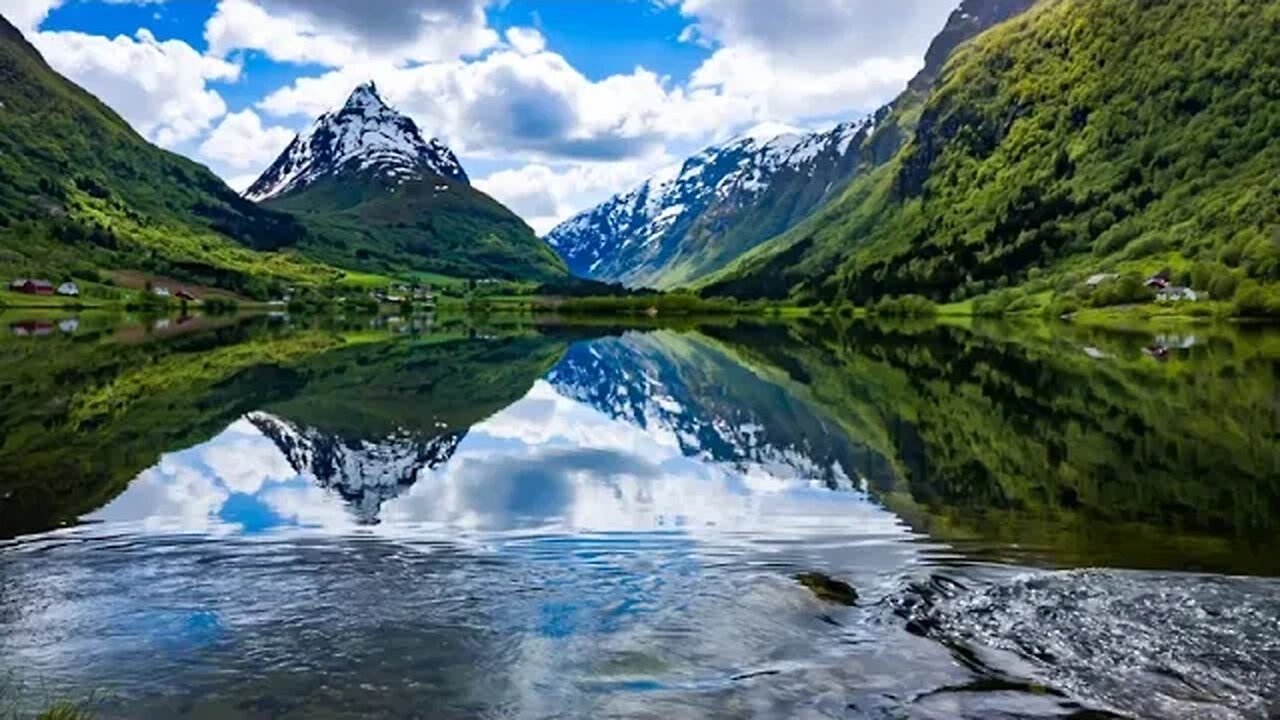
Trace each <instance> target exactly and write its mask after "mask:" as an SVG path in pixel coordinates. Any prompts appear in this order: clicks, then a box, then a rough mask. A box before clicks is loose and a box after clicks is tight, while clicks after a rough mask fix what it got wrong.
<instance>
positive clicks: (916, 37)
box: [661, 0, 956, 69]
mask: <svg viewBox="0 0 1280 720" xmlns="http://www.w3.org/2000/svg"><path fill="white" fill-rule="evenodd" d="M661 2H663V3H664V4H667V5H675V6H678V7H679V8H680V11H681V13H682V14H684V15H685V16H687V17H689V18H690V19H691V20H692V21H693V25H692V26H691V29H690V30H688V31H686V34H685V37H686V39H693V38H697V39H701V40H703V41H706V42H710V43H713V44H715V45H718V46H721V47H749V48H753V49H755V50H757V51H761V52H766V53H768V54H769V55H771V56H773V57H774V58H776V59H778V60H780V61H784V62H788V63H789V64H797V65H800V64H803V65H808V66H811V67H822V68H826V69H832V68H836V67H839V66H842V65H848V64H857V63H860V62H863V61H866V60H869V59H871V58H876V57H880V58H884V57H898V56H902V55H911V56H923V55H924V49H925V45H926V44H928V42H929V39H930V38H932V37H933V36H934V34H936V33H937V32H938V30H939V29H941V28H942V25H943V22H944V21H945V20H946V18H947V15H948V14H949V13H950V12H951V11H952V10H953V9H954V8H955V6H956V0H899V1H898V2H892V3H888V2H884V1H883V0H805V2H799V3H788V4H787V7H786V10H785V12H779V5H778V3H777V2H775V0H661Z"/></svg>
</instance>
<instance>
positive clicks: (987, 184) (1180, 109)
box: [704, 0, 1280, 302]
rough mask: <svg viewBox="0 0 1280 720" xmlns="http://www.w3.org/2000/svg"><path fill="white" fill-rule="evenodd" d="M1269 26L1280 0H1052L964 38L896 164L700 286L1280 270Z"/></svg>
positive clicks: (722, 288)
mask: <svg viewBox="0 0 1280 720" xmlns="http://www.w3.org/2000/svg"><path fill="white" fill-rule="evenodd" d="M1278 32H1280V3H1275V2H1262V3H1252V2H1234V1H1227V2H1223V1H1222V0H1190V1H1188V2H1185V3H1171V2H1143V3H1110V2H1105V1H1104V0H1044V1H1043V2H1041V3H1040V5H1039V6H1037V8H1036V9H1035V10H1034V11H1032V12H1030V13H1028V14H1026V15H1024V16H1023V17H1021V18H1018V19H1016V20H1014V21H1012V22H1010V23H1008V24H1006V25H1004V26H1001V27H998V28H996V29H994V30H992V31H991V32H988V33H986V34H984V35H983V36H981V37H980V38H979V39H978V40H977V41H975V42H974V43H970V44H968V45H966V46H964V47H963V48H962V49H961V50H960V51H959V52H957V53H956V54H955V56H954V57H953V58H952V60H951V61H950V62H949V63H948V64H947V66H946V69H945V71H944V72H943V74H942V75H941V79H940V82H939V84H938V86H937V88H936V90H934V91H933V92H932V93H931V95H930V96H929V98H928V100H927V102H926V103H925V104H924V106H923V108H922V110H921V114H920V118H919V122H918V124H917V126H916V127H915V129H914V130H913V131H912V134H911V138H910V141H909V142H908V143H907V144H906V145H905V146H904V147H903V148H902V149H901V150H899V151H898V152H897V153H896V154H895V156H894V157H893V159H892V160H891V161H890V162H889V163H887V164H885V165H882V166H880V167H879V168H878V169H876V170H875V171H874V172H872V173H869V174H867V175H866V176H863V177H860V178H859V179H858V180H857V181H856V182H854V183H853V184H852V185H851V186H850V187H849V188H848V189H847V190H846V192H845V193H844V195H843V196H842V197H841V198H840V199H839V200H838V201H836V202H834V203H832V204H831V205H829V206H828V207H826V208H824V210H823V211H822V212H820V213H818V214H817V215H816V216H815V217H813V218H811V219H810V221H808V222H806V223H804V224H802V225H800V226H799V227H797V228H795V229H793V230H792V231H790V232H788V233H787V234H785V235H783V236H781V237H779V238H777V239H775V240H771V241H769V242H768V243H766V244H765V245H764V246H762V247H761V248H759V249H758V250H757V251H756V252H753V253H751V254H749V256H747V257H744V258H743V259H742V260H740V261H739V262H738V263H737V264H736V265H735V266H734V267H733V268H731V269H729V270H727V271H725V272H724V273H722V274H721V275H719V276H718V277H716V278H714V279H713V280H712V281H711V282H709V283H708V284H707V286H706V288H705V289H704V292H707V293H709V294H733V295H739V296H746V297H760V296H767V297H785V296H787V295H791V296H794V297H797V298H802V299H803V298H811V299H823V300H828V301H834V300H838V299H844V298H848V299H852V300H854V301H857V302H864V301H868V300H871V299H874V298H876V297H880V296H885V295H899V294H905V293H920V294H925V295H928V296H931V297H933V298H935V299H939V300H944V299H950V300H960V299H964V298H968V297H973V296H977V295H982V294H986V293H991V292H992V291H996V290H999V289H1001V288H1004V287H1005V286H1007V285H1017V284H1020V283H1023V284H1025V288H1024V289H1025V290H1026V291H1028V292H1038V291H1042V290H1049V289H1054V288H1057V289H1058V290H1059V291H1064V290H1065V291H1067V292H1071V293H1073V294H1074V293H1078V292H1081V290H1080V287H1079V286H1080V281H1081V279H1082V278H1083V277H1084V276H1086V275H1087V274H1091V273H1094V272H1102V271H1107V272H1133V273H1139V272H1155V271H1156V270H1159V269H1161V268H1165V267H1168V268H1171V269H1172V270H1173V271H1174V272H1175V273H1176V274H1183V275H1187V276H1191V275H1198V276H1200V277H1216V278H1220V280H1219V281H1218V282H1215V283H1214V284H1215V285H1216V286H1217V287H1218V288H1219V289H1217V290H1215V291H1214V294H1215V295H1217V296H1219V297H1221V298H1224V299H1226V298H1228V297H1229V295H1230V294H1231V293H1232V292H1234V286H1235V285H1236V284H1241V283H1242V281H1243V285H1244V286H1246V287H1248V286H1249V283H1248V282H1247V281H1248V280H1253V281H1255V282H1261V283H1271V282H1276V281H1280V174H1277V173H1276V168H1277V167H1280V74H1278V73H1280V71H1278V70H1277V68H1278V67H1280V44H1277V43H1276V42H1275V41H1274V39H1275V37H1276V34H1277V33H1278ZM1193 270H1194V272H1193ZM1189 281H1190V280H1189ZM1201 289H1205V288H1201Z"/></svg>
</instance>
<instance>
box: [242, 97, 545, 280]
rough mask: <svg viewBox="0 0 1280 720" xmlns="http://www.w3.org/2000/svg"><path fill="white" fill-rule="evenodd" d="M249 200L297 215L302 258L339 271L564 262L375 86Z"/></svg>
mask: <svg viewBox="0 0 1280 720" xmlns="http://www.w3.org/2000/svg"><path fill="white" fill-rule="evenodd" d="M246 197H249V198H252V199H254V200H260V201H262V203H263V205H264V207H269V208H272V209H275V210H281V211H284V212H288V213H290V214H292V215H294V216H296V217H298V218H299V219H300V220H301V221H302V222H303V223H304V224H305V225H306V226H307V227H308V228H309V229H310V230H311V231H312V233H311V235H312V236H311V237H310V238H309V239H308V240H307V241H305V242H304V243H303V250H304V252H306V253H307V254H308V255H310V256H312V257H316V258H319V259H322V260H324V261H325V262H330V263H333V264H335V265H339V266H343V267H351V268H358V269H362V270H372V271H376V272H397V271H401V270H405V269H409V270H419V271H426V272H437V273H442V274H445V275H452V276H457V277H501V278H510V279H529V280H550V279H555V278H561V277H564V276H565V274H566V272H565V269H564V265H563V263H562V262H561V261H560V260H559V258H557V257H556V255H555V253H553V252H552V251H551V250H550V249H549V248H547V247H546V245H545V244H544V243H542V242H541V241H540V240H539V239H538V238H537V237H536V236H535V235H534V233H533V230H531V229H530V228H529V227H528V226H527V225H526V224H525V223H524V221H522V220H521V219H520V218H519V217H517V216H516V215H515V214H513V213H512V212H511V211H510V210H508V209H507V208H505V207H503V206H502V205H501V204H500V203H498V202H497V201H495V200H493V199H492V198H490V197H489V196H487V195H485V194H484V193H481V192H479V191H478V190H476V189H474V188H472V187H471V185H470V182H469V180H468V178H467V174H466V172H465V171H464V170H463V168H462V165H461V163H459V162H458V159H457V157H455V156H454V154H453V152H452V151H450V150H449V148H447V147H445V146H444V145H443V144H442V143H440V142H439V141H438V140H430V141H428V140H425V139H424V138H423V136H422V134H421V132H420V131H419V130H418V127H417V125H416V124H414V122H413V120H411V119H409V118H408V117H405V116H404V115H401V114H400V113H398V112H396V111H395V110H393V109H392V108H390V107H388V106H387V105H386V103H385V102H383V100H382V98H381V97H380V96H379V95H378V92H377V89H376V88H375V87H374V86H373V84H372V83H369V84H366V85H362V86H360V87H358V88H356V90H355V91H354V92H353V93H352V95H351V97H350V98H349V99H348V100H347V102H346V104H345V105H344V106H343V107H342V108H341V109H339V110H338V111H336V112H332V113H326V114H325V115H322V116H321V117H320V118H319V119H318V120H316V122H315V123H314V124H313V125H312V126H311V127H310V128H309V129H308V130H306V131H305V132H304V133H302V134H301V135H299V136H298V137H297V138H295V139H294V140H293V142H292V143H290V144H289V147H287V148H286V149H285V151H284V152H283V153H282V154H281V156H280V157H279V159H277V160H276V161H275V162H274V163H273V164H272V165H271V167H269V168H268V169H267V170H266V172H265V173H263V175H262V176H261V177H260V178H259V179H258V180H257V182H255V183H254V184H253V185H252V186H251V187H250V188H249V191H248V193H246Z"/></svg>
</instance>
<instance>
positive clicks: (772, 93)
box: [0, 0, 959, 231]
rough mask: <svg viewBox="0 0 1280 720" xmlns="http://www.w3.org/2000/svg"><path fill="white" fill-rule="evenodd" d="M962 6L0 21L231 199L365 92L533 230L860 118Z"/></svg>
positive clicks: (203, 8)
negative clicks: (732, 149)
mask: <svg viewBox="0 0 1280 720" xmlns="http://www.w3.org/2000/svg"><path fill="white" fill-rule="evenodd" d="M958 1H959V0H900V1H899V2H894V3H888V2H884V1H883V0H804V1H803V2H796V3H791V2H788V3H785V4H784V3H780V2H775V0H0V14H3V15H5V17H6V18H8V19H9V20H10V21H12V22H13V23H14V24H16V25H17V26H18V27H19V28H20V29H22V30H23V31H24V32H25V33H27V35H28V36H29V37H30V38H31V39H32V41H33V42H34V43H35V44H36V46H37V47H38V48H39V49H40V50H41V52H43V53H44V54H45V56H46V57H47V58H48V60H49V62H50V63H51V64H52V65H53V66H54V67H55V68H56V69H58V70H59V71H61V72H62V73H63V74H65V75H67V76H69V77H70V78H71V79H73V80H75V81H76V82H78V83H80V84H81V85H83V86H85V87H86V88H88V89H89V90H90V91H92V92H94V93H95V94H97V95H98V96H99V97H100V98H102V99H103V100H104V101H105V102H107V103H108V104H110V105H111V106H112V107H114V108H115V109H116V110H117V111H118V112H120V113H121V114H122V115H123V116H124V117H125V118H126V119H127V120H129V122H130V123H132V124H133V125H134V127H135V128H136V129H137V130H138V131H139V132H141V133H142V134H143V135H145V136H146V137H147V138H148V139H150V140H152V141H153V142H156V143H157V144H160V145H162V146H164V147H167V148H169V149H172V150H174V151H176V152H180V153H183V154H185V155H188V156H190V157H192V158H194V159H196V160H197V161H199V162H202V163H205V164H207V165H209V166H210V167H211V168H212V169H213V170H214V171H215V172H217V173H219V174H220V175H222V176H223V178H224V179H226V180H227V181H228V182H229V183H230V184H231V185H232V186H233V187H236V188H238V189H243V188H244V187H246V186H247V185H248V184H249V183H250V182H251V181H252V180H253V178H254V177H255V175H256V174H257V173H259V172H261V170H262V169H263V168H265V167H266V166H267V165H268V164H270V162H271V161H272V160H273V159H274V158H275V156H276V155H277V154H278V153H279V152H280V151H281V150H282V149H283V148H284V146H285V145H287V144H288V142H289V140H290V139H291V138H292V136H293V134H294V133H296V132H297V131H299V130H301V129H303V128H304V127H306V125H307V124H308V123H310V122H311V121H312V120H313V119H314V118H315V116H317V115H319V114H320V113H322V112H324V111H326V110H328V109H331V108H333V107H336V106H338V105H340V104H341V103H342V102H343V100H344V99H345V97H346V95H347V94H348V93H349V92H350V91H351V89H352V88H354V87H355V86H356V85H357V84H359V83H361V82H364V81H365V80H369V79H372V80H375V81H376V82H377V83H378V86H379V88H380V90H381V91H382V94H383V95H384V97H386V99H387V100H388V101H389V102H390V103H391V104H393V105H394V106H396V107H397V108H398V109H400V110H401V111H403V112H405V113H407V114H409V115H411V116H412V117H413V118H414V119H415V120H417V121H418V124H419V125H420V126H421V127H422V128H423V129H424V132H425V133H427V134H428V135H433V136H437V137H440V138H441V139H442V140H444V141H445V142H447V143H448V144H450V145H451V146H452V147H453V148H454V149H455V150H456V151H457V152H458V154H459V155H460V156H461V158H462V160H463V163H464V164H465V165H466V167H467V170H468V173H469V174H470V175H471V177H472V178H473V179H474V180H475V183H476V184H477V185H478V186H479V187H480V188H482V189H484V190H486V191H487V192H490V193H491V194H493V195H494V196H495V197H497V198H498V199H499V200H501V201H503V202H505V203H507V204H508V205H510V206H511V207H512V208H513V209H515V210H516V211H517V212H519V213H520V214H521V215H522V216H524V217H525V218H526V219H527V220H529V221H530V222H531V223H532V224H533V225H534V227H535V228H537V229H538V230H540V231H545V230H548V229H549V228H550V227H551V226H553V225H554V224H555V222H557V221H559V220H563V219H565V218H566V217H568V216H569V215H571V214H572V213H574V212H577V211H580V210H583V209H586V208H587V207H589V206H590V205H592V204H594V203H596V202H599V201H600V200H602V199H604V198H605V197H607V196H608V195H611V194H613V193H615V192H618V191H622V190H625V189H628V188H629V187H631V186H633V185H635V184H636V183H638V182H639V181H640V180H642V179H643V178H644V177H645V176H647V175H649V174H651V173H652V172H653V171H655V170H657V169H659V168H660V167H662V166H664V165H668V164H671V163H674V162H678V161H679V160H680V159H682V158H683V157H685V156H687V155H689V154H691V153H692V152H695V151H697V150H698V149H700V148H702V147H704V146H706V145H708V144H711V143H715V142H720V141H723V140H726V139H729V138H730V137H733V136H734V135H737V134H740V133H743V132H745V131H748V130H750V129H752V128H756V127H758V126H761V125H765V126H767V127H771V128H773V127H792V128H802V129H808V128H819V127H822V126H824V125H829V124H831V123H833V122H835V121H838V120H844V119H853V118H857V117H860V116H862V115H864V114H866V113H867V112H870V111H872V110H874V109H875V108H876V107H878V106H879V105H880V104H882V103H883V102H885V101H887V100H889V99H891V98H892V97H893V96H894V95H896V94H897V93H898V92H899V91H900V90H901V88H902V86H903V85H904V84H905V82H906V81H907V80H908V79H909V78H910V77H911V75H913V74H914V73H915V72H916V70H917V69H918V68H919V67H920V65H921V63H922V60H921V58H922V57H923V54H924V51H925V49H926V47H927V45H928V42H929V40H930V39H931V38H932V36H933V35H934V34H936V32H937V31H938V30H939V29H940V28H941V27H942V25H943V23H944V22H945V20H946V17H947V15H948V13H949V12H951V10H953V9H954V6H955V5H956V4H958Z"/></svg>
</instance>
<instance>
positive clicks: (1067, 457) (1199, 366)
mask: <svg viewBox="0 0 1280 720" xmlns="http://www.w3.org/2000/svg"><path fill="white" fill-rule="evenodd" d="M1043 330H1044V329H1043V328H1040V329H1039V330H1038V331H1037V329H1036V328H1031V329H1029V330H1022V329H1017V328H997V327H991V328H984V327H981V326H979V327H978V328H977V329H975V330H963V329H958V328H949V327H942V326H925V327H921V328H914V329H910V330H905V329H894V328H886V327H882V326H877V325H872V324H855V325H848V326H821V327H820V326H809V325H797V326H794V327H792V328H789V329H783V328H774V329H767V328H766V329H756V330H751V329H736V330H735V329H728V330H715V331H711V332H713V333H714V334H716V335H717V337H719V338H720V339H721V340H723V341H725V342H726V343H728V344H730V345H732V346H734V347H736V348H739V350H740V353H741V355H742V356H743V357H744V358H747V359H748V361H749V362H751V363H753V364H755V365H756V366H758V367H761V368H773V369H774V370H773V371H774V372H775V373H776V374H777V375H778V376H779V377H780V378H783V380H781V381H782V382H784V383H785V384H788V385H789V386H791V387H793V388H794V389H795V390H796V391H797V392H799V393H801V394H802V395H803V396H804V397H808V398H811V399H812V400H813V401H814V402H816V403H818V404H819V405H820V406H821V407H823V408H824V409H825V410H826V412H827V414H828V416H830V417H833V418H838V419H839V421H840V423H841V424H842V425H843V426H844V427H845V428H846V430H847V431H848V432H849V433H850V434H852V435H854V436H856V437H859V438H861V439H862V440H863V441H865V442H867V443H868V444H870V445H871V446H872V447H874V448H876V449H877V450H879V451H880V453H881V454H882V455H883V456H884V457H887V458H891V459H892V463H893V465H894V471H893V472H891V473H879V474H874V475H871V476H870V478H871V480H872V489H873V490H874V491H875V492H876V493H877V495H878V496H879V497H880V498H881V499H882V500H883V501H884V502H886V503H887V504H888V505H889V507H890V508H892V509H893V510H895V511H896V512H898V513H899V514H900V515H903V516H904V517H906V518H907V519H908V520H910V521H911V522H912V523H913V524H914V525H916V526H917V527H918V528H919V529H922V530H925V531H927V532H929V533H930V534H932V535H934V536H936V537H939V538H942V539H947V540H950V541H952V542H957V543H962V544H965V545H974V546H976V548H977V549H979V550H981V549H982V548H999V549H1000V552H1010V551H1011V549H1015V548H1016V549H1017V550H1016V551H1017V552H1018V553H1021V554H1022V556H1023V557H1024V559H1025V558H1026V557H1040V556H1043V557H1047V558H1049V559H1052V560H1054V561H1057V562H1065V563H1067V564H1083V565H1088V564H1094V563H1099V564H1112V565H1121V566H1139V567H1178V568H1187V569H1196V568H1204V569H1224V568H1226V569H1233V570H1237V571H1249V572H1267V571H1271V570H1278V569H1280V566H1278V565H1277V560H1276V559H1275V558H1276V557H1277V554H1276V552H1275V551H1276V550H1277V549H1280V548H1277V547H1276V542H1277V540H1276V538H1277V534H1278V533H1277V530H1280V442H1278V441H1280V404H1278V402H1277V398H1278V397H1280V380H1278V378H1280V347H1277V345H1276V339H1277V338H1276V336H1275V335H1274V334H1267V333H1256V334H1248V333H1242V332H1234V331H1232V332H1227V333H1225V334H1224V333H1223V331H1219V333H1218V334H1216V335H1211V334H1207V335H1206V336H1205V337H1204V338H1202V339H1201V340H1200V341H1198V342H1197V344H1196V345H1194V346H1192V347H1190V348H1188V349H1183V350H1178V351H1176V352H1175V353H1174V354H1173V355H1172V356H1171V357H1170V358H1169V359H1168V360H1167V361H1162V362H1157V361H1156V360H1154V359H1152V358H1151V357H1149V356H1148V355H1147V354H1145V353H1144V352H1143V350H1144V348H1145V347H1146V346H1148V345H1149V344H1150V343H1151V342H1152V336H1151V335H1147V334H1139V335H1132V336H1125V335H1116V334H1114V333H1101V332H1089V331H1085V330H1078V329H1073V328H1066V327H1063V328H1056V329H1055V330H1054V331H1053V332H1052V333H1045V332H1043ZM1085 348H1093V349H1096V350H1098V351H1100V353H1093V355H1091V354H1090V353H1087V352H1085V351H1084V349H1085ZM1099 354H1101V355H1104V356H1105V357H1103V358H1101V359H1100V358H1098V357H1097V355H1099Z"/></svg>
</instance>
